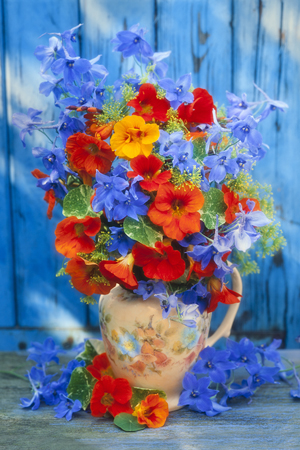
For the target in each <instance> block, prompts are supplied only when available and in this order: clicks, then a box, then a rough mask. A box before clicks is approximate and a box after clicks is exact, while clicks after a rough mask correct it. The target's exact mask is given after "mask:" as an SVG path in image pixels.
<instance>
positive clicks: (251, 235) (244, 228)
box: [228, 200, 271, 252]
mask: <svg viewBox="0 0 300 450" xmlns="http://www.w3.org/2000/svg"><path fill="white" fill-rule="evenodd" d="M246 203H247V206H248V208H249V209H250V212H248V213H245V211H244V210H243V208H242V206H241V205H240V212H239V213H236V218H237V219H236V220H237V222H236V224H237V228H236V229H234V230H233V231H230V232H229V233H228V238H229V239H232V240H233V241H234V244H235V246H236V248H237V249H238V250H239V251H242V252H245V251H247V250H248V249H249V248H250V247H251V244H252V243H254V242H256V241H257V240H258V239H259V238H260V234H259V233H258V232H257V231H256V230H255V228H254V227H263V226H265V225H268V224H269V223H271V220H269V219H268V218H267V217H266V215H265V214H264V213H263V212H262V211H253V209H254V206H255V202H253V201H252V200H247V202H246Z"/></svg>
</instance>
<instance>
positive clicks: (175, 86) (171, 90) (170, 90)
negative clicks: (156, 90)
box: [157, 73, 194, 109]
mask: <svg viewBox="0 0 300 450" xmlns="http://www.w3.org/2000/svg"><path fill="white" fill-rule="evenodd" d="M157 83H158V85H159V86H160V87H161V88H163V89H165V91H166V99H167V100H169V102H170V105H171V107H172V108H173V109H177V108H178V106H179V105H181V103H183V102H185V103H192V102H193V101H194V96H193V94H192V93H191V92H188V90H189V89H190V87H191V84H192V75H191V74H190V73H187V74H185V75H182V76H181V77H180V78H178V80H177V81H176V83H175V81H173V80H172V79H171V78H165V79H163V80H159V81H158V82H157Z"/></svg>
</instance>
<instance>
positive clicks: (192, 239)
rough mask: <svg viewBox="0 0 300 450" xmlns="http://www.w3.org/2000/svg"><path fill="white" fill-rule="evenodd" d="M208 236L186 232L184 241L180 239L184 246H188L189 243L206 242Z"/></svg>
mask: <svg viewBox="0 0 300 450" xmlns="http://www.w3.org/2000/svg"><path fill="white" fill-rule="evenodd" d="M206 241H207V240H206V237H205V236H203V235H202V234H201V233H192V234H186V235H185V237H184V238H183V239H182V241H178V242H179V244H180V245H181V246H182V247H188V246H189V245H199V244H204V242H206Z"/></svg>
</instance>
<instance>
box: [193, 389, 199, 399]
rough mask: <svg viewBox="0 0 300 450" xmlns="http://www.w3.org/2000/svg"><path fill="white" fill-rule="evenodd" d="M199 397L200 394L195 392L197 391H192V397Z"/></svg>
mask: <svg viewBox="0 0 300 450" xmlns="http://www.w3.org/2000/svg"><path fill="white" fill-rule="evenodd" d="M198 396H199V392H198V391H195V390H192V392H191V397H194V398H195V397H198Z"/></svg>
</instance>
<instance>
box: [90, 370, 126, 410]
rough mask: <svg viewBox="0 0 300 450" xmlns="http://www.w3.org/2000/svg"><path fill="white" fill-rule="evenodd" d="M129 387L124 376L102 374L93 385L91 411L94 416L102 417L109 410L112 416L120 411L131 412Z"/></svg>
mask: <svg viewBox="0 0 300 450" xmlns="http://www.w3.org/2000/svg"><path fill="white" fill-rule="evenodd" d="M131 397H132V390H131V387H130V385H129V383H128V381H127V380H125V378H116V379H115V380H114V379H113V378H112V377H110V376H109V375H104V376H103V377H102V378H101V380H99V381H97V383H96V384H95V386H94V389H93V394H92V398H91V413H92V416H94V417H102V416H104V414H105V413H106V411H109V412H110V413H111V415H112V416H114V417H115V416H117V415H118V414H120V413H128V414H132V412H133V409H132V408H131V406H130V401H129V400H130V399H131Z"/></svg>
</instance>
